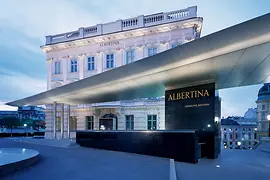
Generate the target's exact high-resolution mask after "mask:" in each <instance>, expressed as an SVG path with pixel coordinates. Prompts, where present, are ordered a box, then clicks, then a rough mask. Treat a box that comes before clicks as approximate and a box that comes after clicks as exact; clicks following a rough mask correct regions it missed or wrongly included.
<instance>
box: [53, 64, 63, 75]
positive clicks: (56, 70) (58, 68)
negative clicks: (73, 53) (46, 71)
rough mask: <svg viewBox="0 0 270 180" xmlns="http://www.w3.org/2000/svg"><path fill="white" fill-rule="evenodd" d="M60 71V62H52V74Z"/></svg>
mask: <svg viewBox="0 0 270 180" xmlns="http://www.w3.org/2000/svg"><path fill="white" fill-rule="evenodd" d="M60 73H61V62H59V61H57V62H54V74H60Z"/></svg>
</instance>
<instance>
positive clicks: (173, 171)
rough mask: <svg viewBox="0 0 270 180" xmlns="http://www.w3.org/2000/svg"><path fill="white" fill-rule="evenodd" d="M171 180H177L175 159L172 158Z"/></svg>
mask: <svg viewBox="0 0 270 180" xmlns="http://www.w3.org/2000/svg"><path fill="white" fill-rule="evenodd" d="M170 180H177V177H176V171H175V163H174V159H170Z"/></svg>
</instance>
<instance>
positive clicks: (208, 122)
mask: <svg viewBox="0 0 270 180" xmlns="http://www.w3.org/2000/svg"><path fill="white" fill-rule="evenodd" d="M214 119H215V84H214V83H211V84H204V85H200V86H193V87H187V88H181V89H174V90H169V91H166V92H165V129H166V130H179V129H196V130H200V131H213V130H214V129H215V123H214Z"/></svg>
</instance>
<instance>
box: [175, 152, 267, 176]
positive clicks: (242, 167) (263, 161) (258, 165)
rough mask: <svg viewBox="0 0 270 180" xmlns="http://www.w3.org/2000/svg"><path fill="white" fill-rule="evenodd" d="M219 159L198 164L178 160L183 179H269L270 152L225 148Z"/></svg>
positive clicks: (204, 160) (178, 173) (177, 171)
mask: <svg viewBox="0 0 270 180" xmlns="http://www.w3.org/2000/svg"><path fill="white" fill-rule="evenodd" d="M221 153H222V154H221V156H220V158H219V159H215V160H210V159H201V160H200V162H199V163H198V164H187V163H180V162H176V173H177V177H178V179H181V180H198V179H200V180H217V179H218V180H227V179H230V180H240V179H243V180H254V179H256V180H269V179H270V154H269V153H264V152H261V151H260V150H223V151H222V152H221Z"/></svg>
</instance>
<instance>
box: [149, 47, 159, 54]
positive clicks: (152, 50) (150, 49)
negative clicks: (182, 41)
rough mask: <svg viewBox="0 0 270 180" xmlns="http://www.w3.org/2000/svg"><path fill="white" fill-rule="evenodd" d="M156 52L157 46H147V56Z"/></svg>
mask: <svg viewBox="0 0 270 180" xmlns="http://www.w3.org/2000/svg"><path fill="white" fill-rule="evenodd" d="M155 54H157V48H156V47H154V48H148V56H153V55H155Z"/></svg>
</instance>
